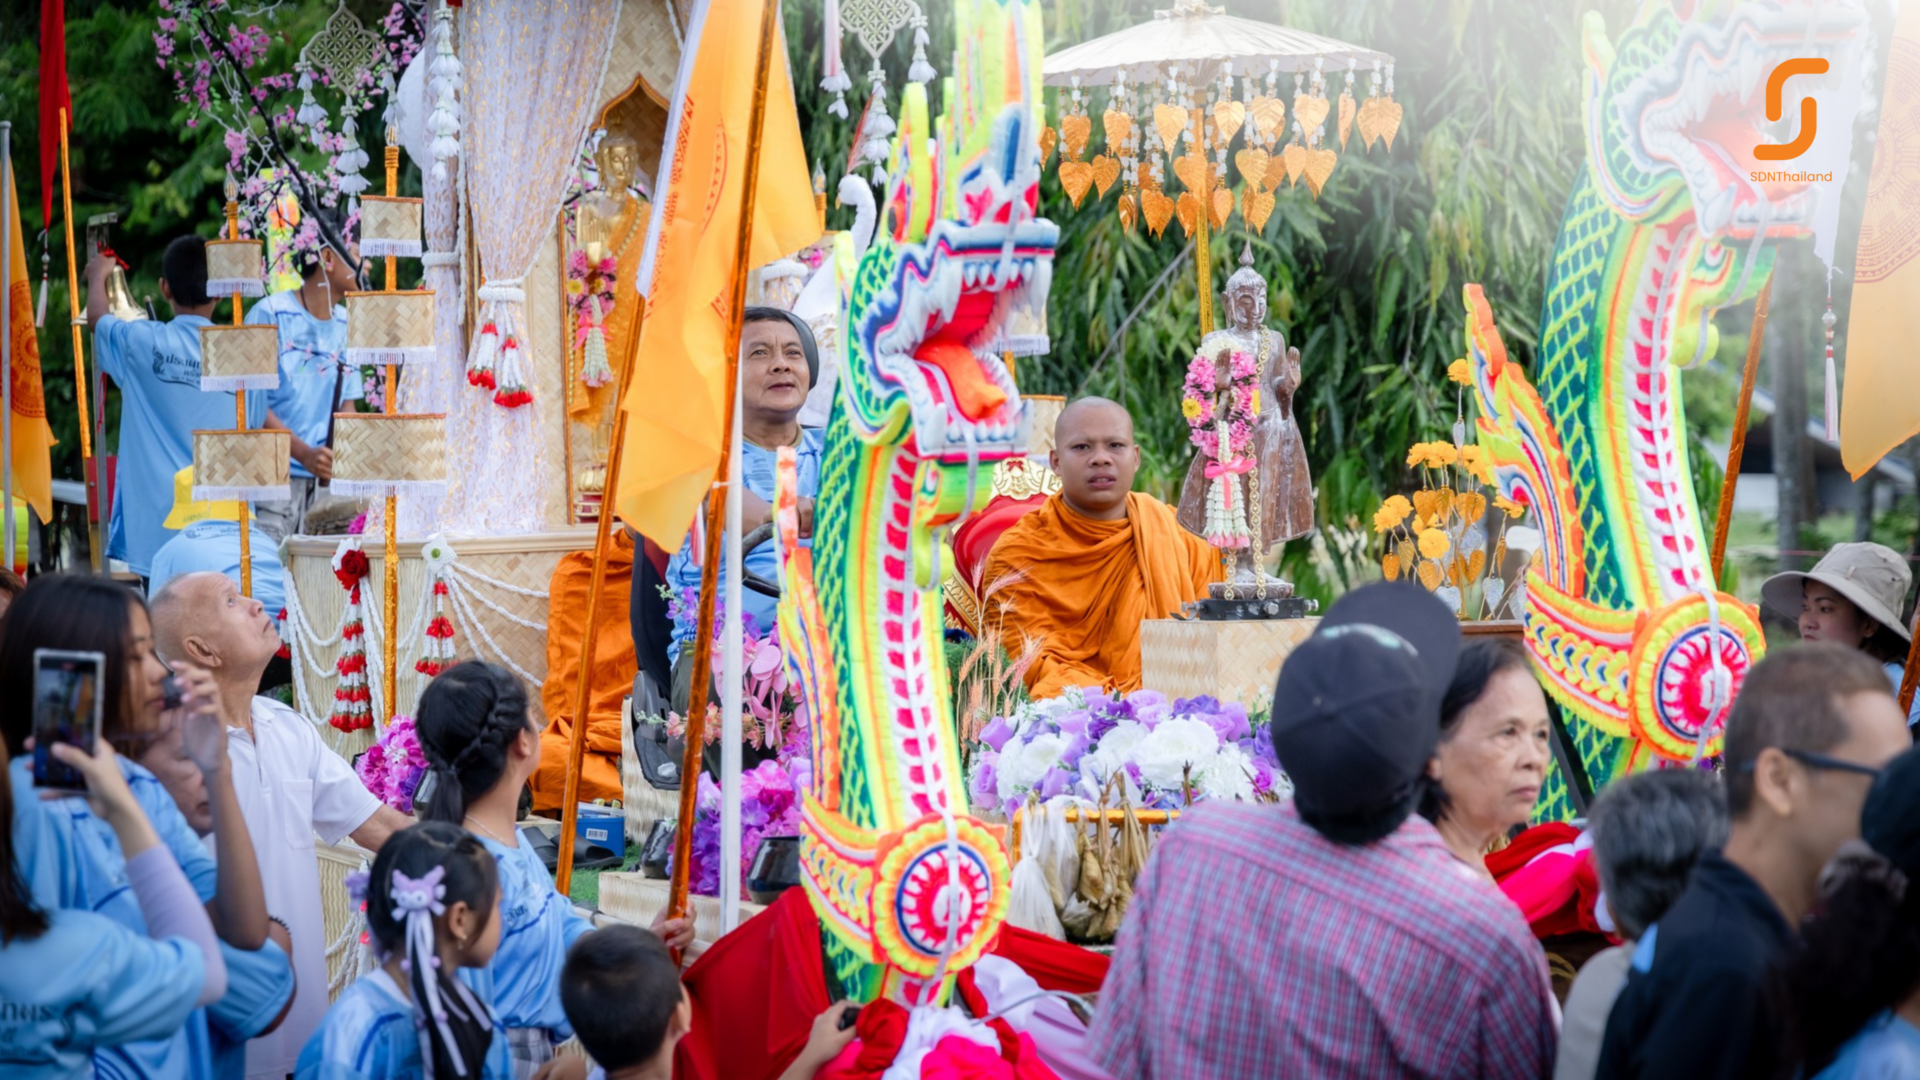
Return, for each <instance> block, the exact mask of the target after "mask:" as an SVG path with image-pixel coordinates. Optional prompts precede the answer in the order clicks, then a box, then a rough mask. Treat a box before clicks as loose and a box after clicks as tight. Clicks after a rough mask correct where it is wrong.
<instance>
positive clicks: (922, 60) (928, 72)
mask: <svg viewBox="0 0 1920 1080" xmlns="http://www.w3.org/2000/svg"><path fill="white" fill-rule="evenodd" d="M937 74H938V73H937V72H935V71H934V70H933V65H932V64H929V63H927V16H926V14H925V13H924V12H922V11H921V10H920V5H919V4H915V5H914V6H913V66H912V67H909V68H908V69H907V80H908V81H909V82H916V83H920V84H921V85H923V86H924V85H925V84H927V83H930V82H932V81H933V80H934V76H935V75H937Z"/></svg>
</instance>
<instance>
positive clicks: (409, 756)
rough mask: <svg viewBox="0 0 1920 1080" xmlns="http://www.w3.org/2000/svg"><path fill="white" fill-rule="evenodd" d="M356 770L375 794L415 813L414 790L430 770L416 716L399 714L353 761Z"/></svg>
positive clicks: (398, 808) (381, 799) (403, 811)
mask: <svg viewBox="0 0 1920 1080" xmlns="http://www.w3.org/2000/svg"><path fill="white" fill-rule="evenodd" d="M353 771H354V772H355V773H357V774H359V776H360V782H361V783H363V784H365V785H366V786H367V790H368V791H371V792H373V794H374V797H375V798H377V799H379V800H380V801H381V802H383V803H386V804H387V805H388V806H391V807H393V808H394V809H395V810H398V811H400V812H401V813H403V814H411V813H413V793H414V791H415V790H417V789H418V788H419V787H420V778H421V777H423V776H425V775H426V774H427V753H426V751H425V750H423V749H421V747H420V735H419V733H418V732H416V731H415V730H414V728H413V717H411V716H396V717H394V718H393V722H392V723H390V724H388V725H387V731H386V734H384V735H382V736H380V740H379V741H378V742H376V743H374V744H373V746H372V747H370V748H369V749H368V750H367V752H366V753H364V754H361V755H360V757H359V759H358V760H356V761H355V762H354V766H353Z"/></svg>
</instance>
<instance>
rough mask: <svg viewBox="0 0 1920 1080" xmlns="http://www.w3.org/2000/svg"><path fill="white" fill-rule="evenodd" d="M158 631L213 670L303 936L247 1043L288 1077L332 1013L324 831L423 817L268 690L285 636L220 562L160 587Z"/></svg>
mask: <svg viewBox="0 0 1920 1080" xmlns="http://www.w3.org/2000/svg"><path fill="white" fill-rule="evenodd" d="M152 608H153V636H154V644H155V647H156V648H157V650H158V651H159V653H160V657H161V659H163V660H165V661H167V662H168V663H169V664H178V663H190V664H193V665H195V666H196V667H201V668H205V669H206V670H208V671H210V672H212V673H213V677H214V680H215V682H217V683H218V684H219V687H220V708H221V712H222V714H223V715H224V716H225V719H226V724H227V755H228V757H229V758H230V759H231V761H232V769H233V787H234V791H235V792H236V793H237V794H238V795H239V797H240V815H241V817H243V818H245V819H246V822H247V832H248V833H249V834H250V835H251V836H252V837H253V848H254V852H255V854H256V856H257V858H258V859H259V862H260V880H261V883H262V885H263V886H264V887H265V890H266V894H267V913H268V914H269V915H271V916H273V917H274V918H276V919H279V920H280V921H281V922H282V923H284V924H285V925H286V927H287V932H288V935H289V936H290V937H291V938H292V939H293V972H294V998H293V1004H292V1005H291V1006H290V1007H289V1009H288V1012H287V1018H286V1020H285V1021H283V1022H282V1023H281V1025H280V1026H279V1028H277V1029H275V1030H274V1031H273V1032H271V1033H269V1034H267V1035H265V1036H263V1037H261V1038H258V1039H255V1040H253V1041H252V1042H250V1043H248V1044H247V1075H248V1076H249V1077H259V1076H274V1077H284V1076H286V1075H287V1074H288V1073H291V1072H292V1071H293V1065H294V1060H295V1059H296V1058H298V1057H299V1055H300V1048H301V1047H302V1046H303V1045H305V1044H306V1041H307V1038H308V1037H309V1036H311V1035H312V1034H313V1032H314V1030H315V1029H316V1028H318V1027H319V1026H320V1020H321V1018H322V1017H323V1016H325V1015H326V1012H327V940H326V930H325V925H324V917H323V915H322V912H321V910H320V864H319V860H318V856H316V855H315V854H314V847H313V844H314V836H315V834H316V833H317V834H319V837H320V839H321V841H323V842H324V843H327V844H334V843H338V842H339V841H340V840H341V839H343V838H345V837H348V836H351V837H352V838H353V840H354V842H355V843H357V844H359V845H360V846H361V847H364V848H367V849H368V850H378V849H379V847H380V845H381V844H383V843H385V842H386V839H387V837H388V836H389V835H391V834H392V833H393V832H395V831H396V830H399V829H404V828H406V827H407V826H409V825H411V824H413V819H412V818H409V817H407V816H406V815H405V814H402V813H400V812H399V811H398V810H395V809H393V808H392V807H390V806H387V805H386V804H384V803H382V802H381V801H380V800H379V799H377V798H375V797H374V795H373V794H372V793H371V792H369V791H368V790H367V788H366V785H364V784H362V783H361V782H360V778H359V777H358V776H356V775H354V771H353V769H352V768H351V767H350V766H348V764H347V762H346V760H345V759H344V758H342V757H341V756H340V755H338V754H336V753H334V752H333V751H332V750H329V749H327V746H326V744H325V743H323V742H321V741H320V735H319V731H318V728H317V725H316V723H315V722H314V721H311V720H308V719H307V718H306V717H304V716H301V715H300V714H299V713H297V712H295V711H293V710H292V709H290V708H288V707H287V706H285V705H282V704H280V703H279V702H278V701H275V700H273V699H272V698H265V697H256V696H255V695H254V688H255V687H258V686H259V685H260V675H261V673H262V672H264V671H265V670H266V667H267V663H268V662H269V661H271V660H272V659H273V655H274V653H276V652H278V651H279V650H280V634H279V632H278V630H277V629H276V628H275V626H274V619H273V615H272V613H271V612H269V611H267V610H266V608H265V607H264V606H263V605H262V604H261V603H260V601H258V600H255V599H251V598H249V597H245V596H242V595H240V590H239V588H237V587H236V586H235V585H234V583H233V579H232V578H229V577H227V576H226V575H225V574H222V573H219V572H217V571H202V572H199V573H193V574H185V575H182V576H181V577H177V578H174V579H173V580H172V581H169V582H167V584H166V585H165V586H163V587H162V588H161V589H160V591H159V592H157V593H155V594H154V597H153V600H152Z"/></svg>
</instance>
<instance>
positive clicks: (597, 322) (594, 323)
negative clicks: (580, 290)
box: [580, 295, 613, 389]
mask: <svg viewBox="0 0 1920 1080" xmlns="http://www.w3.org/2000/svg"><path fill="white" fill-rule="evenodd" d="M587 313H588V315H589V320H588V321H587V322H586V324H585V325H584V326H583V327H582V328H581V329H582V330H583V331H584V334H585V337H586V341H585V342H584V343H583V344H582V346H581V349H582V352H583V355H582V357H581V360H580V381H581V383H583V384H585V385H586V386H589V387H592V388H596V389H597V388H599V387H602V386H605V385H607V384H608V383H610V382H612V381H613V368H612V366H611V365H609V364H608V363H607V335H606V331H604V330H603V329H601V327H602V325H603V324H604V323H605V322H606V316H605V314H603V313H602V312H601V310H600V297H598V296H594V295H590V296H588V297H587Z"/></svg>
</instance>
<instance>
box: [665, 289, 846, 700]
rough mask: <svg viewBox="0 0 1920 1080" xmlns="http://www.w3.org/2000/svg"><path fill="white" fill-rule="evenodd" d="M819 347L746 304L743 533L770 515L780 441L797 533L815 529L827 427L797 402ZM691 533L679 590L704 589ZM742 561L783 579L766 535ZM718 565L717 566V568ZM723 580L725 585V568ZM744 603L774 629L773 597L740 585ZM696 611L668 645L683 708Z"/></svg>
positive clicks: (779, 314)
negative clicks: (796, 508) (810, 421)
mask: <svg viewBox="0 0 1920 1080" xmlns="http://www.w3.org/2000/svg"><path fill="white" fill-rule="evenodd" d="M819 365H820V360H819V349H818V346H816V345H815V344H814V340H813V333H812V331H811V330H809V329H808V328H807V325H806V323H804V322H802V321H801V320H800V318H799V317H798V316H796V315H793V314H791V313H790V312H786V311H782V310H781V309H779V308H766V307H752V308H748V309H747V310H746V314H745V318H744V322H743V324H742V326H741V327H740V396H741V404H742V406H743V408H742V411H741V415H740V423H741V446H742V449H743V450H744V454H743V455H742V457H741V460H740V477H741V480H742V481H744V482H745V484H746V486H747V492H748V494H747V495H746V496H745V497H744V498H743V500H742V504H741V515H740V518H741V524H740V528H741V531H742V533H743V534H744V533H750V532H752V531H753V530H754V529H756V528H758V527H759V526H761V525H763V524H765V523H766V522H768V521H769V520H771V519H772V516H773V510H772V503H773V467H774V461H775V455H776V454H777V453H778V451H779V449H780V447H783V446H791V447H793V448H794V451H795V454H796V455H797V457H798V459H799V460H798V461H797V462H796V466H797V470H796V471H797V476H796V479H797V480H798V482H799V493H800V533H801V535H802V536H810V535H811V533H812V531H813V496H814V493H815V492H817V491H818V490H819V489H820V451H821V447H822V445H823V442H824V436H823V433H822V432H821V431H820V430H819V429H817V428H803V427H801V426H800V408H801V406H802V405H804V404H806V400H807V389H808V388H809V387H810V386H812V385H813V379H814V375H815V373H816V372H817V371H818V370H819ZM695 558H696V553H695V551H694V549H693V537H692V536H691V535H690V536H688V537H687V539H686V541H685V542H684V543H682V544H681V545H680V550H679V551H678V552H677V553H675V555H674V556H673V558H672V560H670V561H669V562H668V563H667V584H668V585H669V586H670V587H671V588H672V589H673V590H674V591H675V592H677V593H683V594H684V593H685V592H686V591H687V590H689V589H691V590H696V591H697V590H698V589H699V588H700V566H699V564H698V563H697V562H696V561H695ZM741 562H742V566H743V567H744V569H745V570H746V571H747V572H748V573H750V574H756V575H758V576H760V577H762V578H765V579H767V580H768V581H777V580H778V578H779V556H778V553H777V552H776V551H775V549H774V542H773V541H772V540H768V541H766V542H765V543H763V544H760V545H759V546H757V547H755V548H754V549H753V550H752V551H749V552H746V553H745V554H744V555H743V556H742V559H741ZM719 569H720V568H716V570H719ZM716 576H719V577H721V579H722V580H721V583H720V585H719V586H718V588H720V589H721V590H723V591H724V589H725V581H724V571H721V572H720V573H718V574H716ZM740 596H741V607H742V609H743V611H744V613H745V614H746V615H749V616H752V618H753V621H754V624H755V626H756V627H757V628H758V629H759V631H760V633H762V634H765V633H766V632H767V631H769V630H771V629H773V625H774V609H775V607H776V605H778V603H779V600H778V599H777V598H776V597H771V596H767V595H765V594H763V593H758V592H755V591H753V590H752V589H742V590H741V593H740ZM693 637H694V626H693V618H692V614H691V612H689V613H688V614H687V615H686V616H685V617H683V618H680V619H677V620H676V621H675V622H674V626H673V641H672V643H671V644H670V645H669V646H668V649H667V651H668V654H669V658H670V659H671V660H672V662H673V699H674V701H673V704H674V707H675V708H676V709H677V710H679V711H681V712H682V713H684V712H685V710H686V701H687V693H688V691H689V690H690V689H691V687H692V678H691V673H690V670H691V664H690V663H683V662H682V661H683V660H686V659H690V658H691V653H689V652H688V651H687V649H686V646H687V645H688V643H690V642H691V641H692V640H693Z"/></svg>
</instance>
